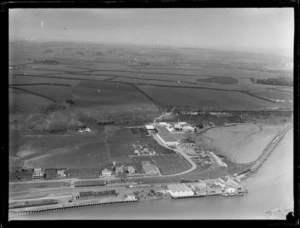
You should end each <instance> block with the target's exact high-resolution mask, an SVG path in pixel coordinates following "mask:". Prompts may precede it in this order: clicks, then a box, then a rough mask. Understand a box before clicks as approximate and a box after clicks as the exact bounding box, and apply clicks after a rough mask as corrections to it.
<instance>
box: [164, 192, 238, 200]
mask: <svg viewBox="0 0 300 228" xmlns="http://www.w3.org/2000/svg"><path fill="white" fill-rule="evenodd" d="M170 196H171V198H172V199H187V198H199V197H206V196H225V197H227V196H243V193H236V194H232V195H230V194H228V195H225V194H224V193H209V194H195V195H192V196H172V195H170Z"/></svg>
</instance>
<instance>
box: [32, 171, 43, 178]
mask: <svg viewBox="0 0 300 228" xmlns="http://www.w3.org/2000/svg"><path fill="white" fill-rule="evenodd" d="M32 179H33V180H41V179H44V172H43V171H42V169H41V168H37V169H34V171H33V174H32Z"/></svg>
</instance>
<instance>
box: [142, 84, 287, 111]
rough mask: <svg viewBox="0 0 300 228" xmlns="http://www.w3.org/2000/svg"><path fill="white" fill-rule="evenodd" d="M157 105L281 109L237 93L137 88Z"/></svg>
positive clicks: (213, 108) (206, 108)
mask: <svg viewBox="0 0 300 228" xmlns="http://www.w3.org/2000/svg"><path fill="white" fill-rule="evenodd" d="M139 88H140V89H141V90H143V91H144V92H145V93H147V94H148V95H149V96H150V97H152V99H153V100H155V101H156V102H157V103H160V104H162V105H167V106H191V107H196V108H201V109H203V110H260V109H265V108H277V107H281V105H280V104H274V103H272V102H268V101H265V100H260V99H258V98H255V97H251V96H248V95H246V94H242V93H239V92H229V91H217V90H209V89H185V88H169V87H168V88H162V87H155V86H139Z"/></svg>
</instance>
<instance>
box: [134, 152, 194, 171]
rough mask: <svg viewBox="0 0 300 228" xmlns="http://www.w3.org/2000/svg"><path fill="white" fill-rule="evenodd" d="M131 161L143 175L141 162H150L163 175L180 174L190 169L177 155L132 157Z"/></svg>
mask: <svg viewBox="0 0 300 228" xmlns="http://www.w3.org/2000/svg"><path fill="white" fill-rule="evenodd" d="M132 160H133V161H134V164H135V166H136V167H137V170H138V171H139V172H141V173H144V171H143V170H142V162H143V161H150V162H151V163H152V164H155V165H156V166H157V167H158V168H159V170H160V172H161V174H163V175H170V174H176V173H181V172H183V171H186V170H188V169H190V168H191V166H190V164H189V163H188V162H187V161H186V160H185V159H184V158H183V157H181V156H180V155H178V154H169V155H155V156H141V157H134V158H133V159H132Z"/></svg>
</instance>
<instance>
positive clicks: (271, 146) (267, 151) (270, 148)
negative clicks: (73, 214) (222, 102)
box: [9, 125, 293, 196]
mask: <svg viewBox="0 0 300 228" xmlns="http://www.w3.org/2000/svg"><path fill="white" fill-rule="evenodd" d="M292 127H293V126H292V125H289V126H288V127H287V128H286V129H285V130H283V131H282V132H281V133H280V134H279V135H277V136H279V138H278V139H277V141H276V142H274V143H273V141H274V140H275V138H276V137H277V136H275V137H274V138H273V139H272V141H271V142H270V143H269V144H268V146H267V147H266V148H265V149H264V151H263V153H262V155H261V156H260V157H259V158H258V160H261V161H262V162H261V164H260V165H259V166H258V167H260V166H261V165H262V163H263V162H264V161H265V159H266V158H267V156H268V155H269V154H270V153H271V152H272V151H273V150H274V149H275V148H276V146H277V145H278V143H279V142H280V141H281V139H282V138H283V136H284V135H285V134H286V133H287V131H288V130H289V129H291V128H292ZM154 138H155V139H156V137H154ZM156 140H157V142H158V143H159V144H160V145H162V146H164V147H166V146H165V145H164V144H163V143H162V142H160V141H159V139H156ZM168 149H170V148H168ZM175 151H176V152H178V153H180V154H181V155H182V156H183V157H184V158H185V159H186V160H187V161H188V162H189V163H190V164H191V165H192V167H191V168H190V169H189V170H186V171H184V172H181V173H176V174H171V175H160V176H157V175H155V176H144V177H143V176H136V177H134V176H132V177H127V178H126V181H134V180H135V179H141V178H142V179H143V178H145V179H152V178H161V179H162V180H163V179H164V178H168V177H174V176H179V175H183V174H186V173H189V172H191V171H193V170H195V169H196V168H197V166H196V164H195V163H194V162H193V161H192V160H191V158H190V157H189V156H188V155H186V154H185V153H184V152H183V150H180V149H177V150H175ZM258 167H257V168H258ZM97 180H98V181H99V180H120V179H119V178H116V177H111V178H108V179H104V178H97V179H95V178H91V179H78V178H70V179H63V180H40V181H26V182H12V183H9V184H29V183H35V184H36V183H49V182H69V183H71V184H70V187H64V188H47V189H38V190H36V191H32V190H29V191H28V190H27V191H23V192H15V193H12V194H11V196H13V195H15V194H16V195H18V194H23V193H26V192H27V193H29V192H31V193H34V192H53V191H57V190H59V191H60V192H61V191H71V190H74V189H80V190H84V189H86V190H88V189H94V188H95V189H99V188H101V189H109V188H124V187H125V186H126V185H129V183H118V184H116V185H108V186H101V187H100V186H98V187H97V186H95V187H79V188H75V187H74V182H75V181H97ZM167 183H169V182H167V180H166V183H165V184H167Z"/></svg>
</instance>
